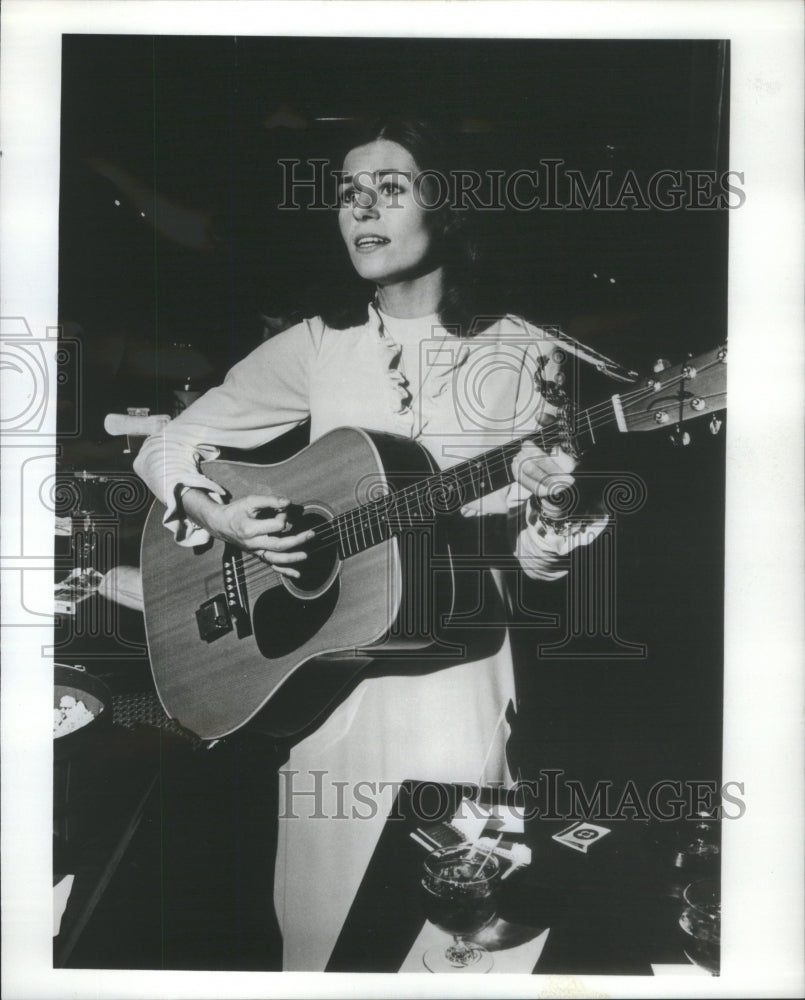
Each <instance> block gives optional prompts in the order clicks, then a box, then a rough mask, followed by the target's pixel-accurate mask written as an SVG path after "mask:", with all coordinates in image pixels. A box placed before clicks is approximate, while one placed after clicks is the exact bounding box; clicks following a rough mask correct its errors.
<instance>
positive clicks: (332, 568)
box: [284, 510, 338, 596]
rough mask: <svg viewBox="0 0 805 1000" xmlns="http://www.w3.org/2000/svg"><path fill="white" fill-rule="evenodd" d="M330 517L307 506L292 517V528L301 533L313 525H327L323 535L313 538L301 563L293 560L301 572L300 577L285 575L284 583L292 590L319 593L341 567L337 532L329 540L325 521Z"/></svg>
mask: <svg viewBox="0 0 805 1000" xmlns="http://www.w3.org/2000/svg"><path fill="white" fill-rule="evenodd" d="M328 521H329V518H328V517H326V516H324V515H322V514H320V513H318V511H310V510H307V511H305V512H304V514H302V515H301V516H300V517H298V518H294V519H293V521H292V526H293V531H294V533H295V534H298V533H300V532H302V531H310V530H311V528H313V529H316V528H318V529H324V531H323V532H322V535H323V537H322V538H321V539H319V538H314V539H313V540H312V542H310V543H309V544H310V547H309V548H308V549H307V559H305V561H304V562H301V563H294V568H295V569H298V570H299V572H300V573H301V576H300V578H299V579H298V580H291V579H290V578H289V577H286V578H285V581H284V582H285V585H286V586H287V588H288V590H290V592H291V593H292V594H298V595H299V596H302V595H311V594H312V595H318V594H319V593H320V592H321V590H322V588H323V587H326V586H327V584H328V583H329V582H330V581H331V580H332V579H333V578H334V577H335V575H336V573H337V571H338V549H337V546H336V541H337V536H333V538H332V540H331V541H330V542H329V543H327V542H326V528H325V525H326V524H327V522H328Z"/></svg>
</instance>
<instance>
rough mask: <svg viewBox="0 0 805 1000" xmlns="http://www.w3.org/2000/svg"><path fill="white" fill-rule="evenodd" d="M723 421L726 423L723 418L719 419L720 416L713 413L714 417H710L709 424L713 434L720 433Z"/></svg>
mask: <svg viewBox="0 0 805 1000" xmlns="http://www.w3.org/2000/svg"><path fill="white" fill-rule="evenodd" d="M723 423H724V421H723V420H719V419H718V417H717V416H716V415H715V413H714V414H713V415H712V417H710V423H709V425H708V426H709V427H710V433H711V434H718V432H719V431H720V430H721V427H722V425H723Z"/></svg>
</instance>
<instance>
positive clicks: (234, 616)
mask: <svg viewBox="0 0 805 1000" xmlns="http://www.w3.org/2000/svg"><path fill="white" fill-rule="evenodd" d="M223 573H224V593H225V595H226V606H227V611H228V612H229V618H230V620H231V622H232V623H234V626H235V631H236V632H237V636H238V639H243V638H245V637H246V636H247V635H251V634H252V631H253V630H252V619H251V615H250V614H249V605H248V601H247V596H246V579H245V577H244V575H243V553H242V552H241V551H240V549H236V548H235V546H234V545H227V546H226V547H225V549H224V565H223ZM230 628H231V626H230Z"/></svg>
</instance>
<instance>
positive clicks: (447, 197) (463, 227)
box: [324, 118, 490, 336]
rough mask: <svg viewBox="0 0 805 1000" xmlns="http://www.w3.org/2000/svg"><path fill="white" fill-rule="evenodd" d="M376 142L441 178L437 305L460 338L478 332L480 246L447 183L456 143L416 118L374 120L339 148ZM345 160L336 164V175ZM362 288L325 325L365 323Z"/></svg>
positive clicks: (454, 138)
mask: <svg viewBox="0 0 805 1000" xmlns="http://www.w3.org/2000/svg"><path fill="white" fill-rule="evenodd" d="M379 139H386V140H388V141H389V142H396V143H397V144H398V145H399V146H402V147H403V148H404V149H406V150H407V151H408V152H409V153H410V154H411V156H412V157H413V158H414V161H415V162H416V165H417V166H418V167H419V169H420V170H422V171H428V173H429V174H431V175H434V174H437V173H438V175H439V176H440V177H442V178H445V180H446V182H447V184H446V186H445V185H441V191H440V197H439V199H438V202H437V203H436V204H435V206H434V208H433V209H431V211H432V212H433V219H432V225H433V229H434V232H435V233H436V235H437V238H438V240H439V255H440V258H441V262H442V267H443V270H444V286H443V291H442V298H441V301H440V303H439V308H438V313H439V319H440V321H441V323H442V325H443V326H445V327H446V328H447V329H449V330H451V332H455V333H456V334H458V335H459V336H468V335H471V334H474V333H478V332H480V330H482V329H483V328H484V327H485V326H488V325H489V322H490V320H487V321H486V322H483V321H481V320H480V319H479V318H478V317H479V311H478V307H479V304H480V303H479V301H478V299H479V295H478V291H479V287H478V276H477V273H476V271H477V262H478V256H479V251H478V245H477V242H476V241H475V239H474V238H473V233H472V219H471V216H470V210H469V209H468V208H466V207H461V208H459V207H457V206H456V205H454V204H453V200H452V187H451V178H452V177H453V176H454V171H455V166H456V162H455V161H456V158H457V156H458V154H459V139H458V137H457V136H455V135H453V136H450V134H449V133H448V132H447V130H444V129H439V128H437V127H436V126H434V125H433V124H431V123H429V122H425V121H421V120H418V119H415V118H385V119H378V120H375V121H373V122H371V124H369V125H367V126H364V128H363V129H362V130H361V131H360V132H359V133H358V134H357V135H353V136H351V137H350V142H349V144H348V145H346V146H345V147H344V148H343V154H344V156H345V155H346V153H347V152H349V150H351V149H355V148H357V147H358V146H365V145H368V144H369V143H371V142H376V141H378V140H379ZM342 162H343V156H342V157H341V159H340V160H339V162H338V168H339V169H340V166H341V163H342ZM365 287H366V286H365V284H363V285H362V288H363V289H364V291H363V300H362V301H361V302H358V301H354V302H350V303H348V304H346V305H345V304H344V303H341V304H340V305H336V306H335V308H333V309H329V310H325V315H324V319H325V321H326V322H327V323H328V325H329V326H333V327H335V328H336V329H345V328H346V327H349V326H357V325H360V324H361V323H364V322H366V318H367V312H366V296H365Z"/></svg>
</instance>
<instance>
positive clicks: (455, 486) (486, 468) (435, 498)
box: [328, 397, 619, 559]
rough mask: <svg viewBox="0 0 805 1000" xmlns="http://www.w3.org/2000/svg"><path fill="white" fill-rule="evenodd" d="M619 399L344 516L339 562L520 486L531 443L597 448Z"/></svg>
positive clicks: (339, 520) (339, 523)
mask: <svg viewBox="0 0 805 1000" xmlns="http://www.w3.org/2000/svg"><path fill="white" fill-rule="evenodd" d="M618 423H619V420H618V404H617V397H613V398H612V399H611V400H607V401H606V402H605V403H603V404H599V405H598V406H594V407H591V408H590V409H589V410H584V411H582V412H581V413H579V414H577V415H576V419H575V421H574V424H575V426H573V427H568V426H567V425H566V423H563V422H562V421H557V422H556V423H554V424H551V425H550V426H549V427H545V428H541V429H539V430H536V431H533V432H531V433H529V434H525V435H523V436H522V437H520V438H517V439H515V440H514V441H510V442H508V443H507V444H504V445H500V446H498V447H496V448H491V449H490V450H489V451H485V452H483V454H481V455H476V456H475V457H474V458H470V459H467V460H466V461H464V462H460V463H459V464H458V465H454V466H452V467H451V468H449V469H447V470H445V471H444V472H437V473H434V474H433V475H431V476H428V477H427V478H426V479H422V480H420V481H419V482H416V483H413V484H411V485H410V486H406V487H403V488H402V489H399V490H397V491H395V492H390V493H388V494H387V495H386V496H384V497H381V498H379V499H378V500H373V501H371V502H370V503H367V504H364V505H363V506H361V507H356V508H354V509H353V510H348V511H345V512H344V513H343V514H339V515H338V516H337V517H336V518H334V519H333V521H332V522H330V524H329V525H328V536H329V537H330V538H333V537H334V532H333V529H335V533H337V540H338V549H339V556H340V557H341V558H342V559H344V558H347V557H348V556H351V555H355V554H356V553H358V552H362V551H364V550H365V549H367V548H370V547H371V546H373V545H377V544H379V543H380V542H382V541H386V540H387V539H389V538H391V537H392V536H393V535H396V534H399V532H400V531H402V530H404V529H405V528H411V527H415V526H418V525H423V524H428V523H433V521H435V520H436V519H437V518H439V517H445V516H448V515H450V514H455V513H457V512H458V511H459V510H461V508H462V507H464V506H465V505H466V504H468V503H472V502H473V501H475V500H479V499H480V498H481V497H484V496H487V495H488V494H490V493H495V492H496V491H497V490H501V489H504V488H505V487H507V486H510V485H511V484H512V482H514V473H513V464H514V463H513V459H514V458H515V457H516V455H517V454H518V452H519V451H520V448H521V447H522V445H523V444H524V443H525V442H527V441H531V442H533V443H534V444H536V445H537V446H538V447H539V448H542V450H543V451H546V452H550V451H551V449H552V448H553V447H554V446H556V445H564V446H566V447H567V446H568V445H569V444H572V448H573V449H574V450H577V451H583V450H586V449H587V448H588V447H590V446H591V445H594V444H595V443H596V442H597V437H598V435H599V434H600V432H601V430H602V429H603V428H604V427H606V426H607V425H612V426H617V424H618Z"/></svg>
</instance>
